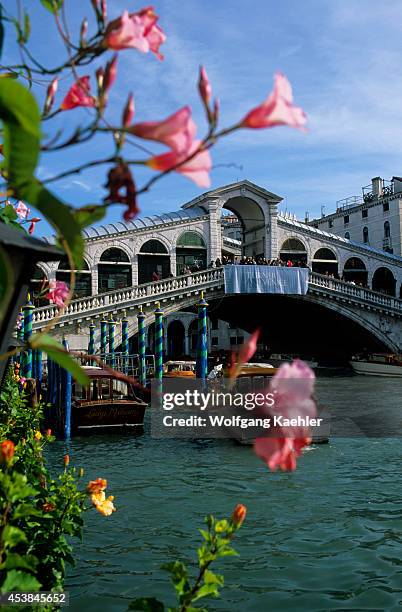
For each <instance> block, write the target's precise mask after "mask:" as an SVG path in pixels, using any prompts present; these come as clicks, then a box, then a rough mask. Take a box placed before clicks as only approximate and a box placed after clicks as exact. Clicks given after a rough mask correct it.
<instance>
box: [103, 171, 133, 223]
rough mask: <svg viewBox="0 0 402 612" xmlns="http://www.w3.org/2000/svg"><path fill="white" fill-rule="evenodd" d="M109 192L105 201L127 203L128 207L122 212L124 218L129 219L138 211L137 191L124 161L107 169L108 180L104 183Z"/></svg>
mask: <svg viewBox="0 0 402 612" xmlns="http://www.w3.org/2000/svg"><path fill="white" fill-rule="evenodd" d="M105 186H106V187H107V189H109V193H108V195H107V196H106V198H105V199H104V201H105V202H120V203H121V204H127V206H128V209H127V210H126V211H125V212H124V215H123V216H124V220H125V221H131V219H134V217H136V216H137V215H138V213H139V208H138V205H137V192H136V189H135V183H134V179H133V175H132V173H131V170H130V168H129V167H128V166H127V164H125V163H124V162H120V163H119V164H118V165H117V166H115V167H114V168H112V169H111V170H109V173H108V181H107V183H106V185H105Z"/></svg>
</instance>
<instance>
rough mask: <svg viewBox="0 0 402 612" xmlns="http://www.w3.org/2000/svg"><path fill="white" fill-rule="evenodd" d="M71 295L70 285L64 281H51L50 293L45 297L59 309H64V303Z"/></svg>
mask: <svg viewBox="0 0 402 612" xmlns="http://www.w3.org/2000/svg"><path fill="white" fill-rule="evenodd" d="M68 294H69V288H68V285H67V284H66V283H65V282H63V281H50V282H49V292H48V293H47V294H46V295H45V298H46V299H48V300H49V301H50V302H52V303H53V304H56V306H58V307H59V308H63V307H64V302H65V300H66V298H67V296H68Z"/></svg>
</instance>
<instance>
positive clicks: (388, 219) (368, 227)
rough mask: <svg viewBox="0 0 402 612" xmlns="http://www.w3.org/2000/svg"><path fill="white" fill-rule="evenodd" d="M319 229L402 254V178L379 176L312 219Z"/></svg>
mask: <svg viewBox="0 0 402 612" xmlns="http://www.w3.org/2000/svg"><path fill="white" fill-rule="evenodd" d="M309 224H310V225H312V226H313V227H316V228H318V229H321V230H324V231H327V232H330V233H332V234H336V235H338V236H342V237H344V238H346V239H348V240H351V241H353V242H360V243H363V244H366V245H368V246H371V247H374V248H376V249H381V250H383V251H385V252H387V253H394V254H395V255H400V256H401V255H402V178H401V177H396V176H394V177H393V178H392V180H391V181H385V180H384V179H382V178H380V177H375V178H373V179H372V181H371V185H367V186H366V187H363V188H362V195H361V196H352V197H349V198H345V199H344V200H338V202H337V203H336V211H335V212H334V213H330V214H323V215H322V216H321V218H320V219H314V220H312V221H309Z"/></svg>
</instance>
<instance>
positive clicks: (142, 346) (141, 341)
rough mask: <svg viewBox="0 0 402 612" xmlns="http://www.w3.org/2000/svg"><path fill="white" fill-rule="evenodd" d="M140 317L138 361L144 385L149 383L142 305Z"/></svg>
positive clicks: (141, 380) (140, 380)
mask: <svg viewBox="0 0 402 612" xmlns="http://www.w3.org/2000/svg"><path fill="white" fill-rule="evenodd" d="M137 319H138V361H139V367H140V372H139V374H140V375H139V383H140V385H142V386H143V387H145V385H146V384H147V369H146V363H145V315H144V313H143V312H142V306H140V311H139V313H138V314H137Z"/></svg>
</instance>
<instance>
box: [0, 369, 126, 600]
mask: <svg viewBox="0 0 402 612" xmlns="http://www.w3.org/2000/svg"><path fill="white" fill-rule="evenodd" d="M17 379H18V374H17V375H16V374H15V373H14V372H13V371H12V370H11V369H10V371H9V372H8V374H7V377H6V380H5V382H4V385H3V388H2V391H1V393H0V440H2V442H1V443H0V517H1V518H0V589H1V590H2V592H8V591H14V590H21V591H39V590H44V591H50V590H63V585H64V577H65V573H66V563H69V564H73V562H74V559H73V556H72V544H71V538H72V537H74V538H79V537H81V534H82V527H83V516H82V515H83V513H84V511H85V510H87V509H89V508H90V507H91V506H90V505H88V504H87V501H92V504H93V505H94V506H95V508H96V509H97V510H98V511H99V512H100V513H101V514H102V515H104V516H109V515H110V514H111V512H112V511H109V510H110V507H111V505H113V504H112V501H111V499H110V497H109V498H108V501H107V500H106V501H103V502H102V503H100V505H99V507H98V506H97V505H95V504H94V502H93V500H89V490H90V487H91V483H90V484H89V485H88V487H86V486H85V485H84V486H82V485H83V484H84V483H83V476H84V471H83V470H82V469H79V470H78V469H76V468H74V467H72V468H71V467H69V460H66V458H64V468H63V470H62V471H61V472H60V474H59V475H58V476H56V477H53V476H52V475H51V474H50V472H49V470H48V469H47V467H46V463H45V459H44V456H43V451H44V448H45V447H46V445H47V444H49V443H50V442H52V440H53V439H54V438H53V437H52V435H51V431H50V430H47V431H46V432H45V433H44V434H42V433H41V431H40V425H41V416H42V412H41V407H40V406H35V407H32V406H30V405H29V403H28V401H27V398H26V396H25V394H24V392H21V389H20V385H19V380H17ZM98 481H99V482H101V483H102V484H103V485H104V488H106V481H105V480H103V479H98ZM98 481H95V482H98ZM102 493H103V495H104V489H103V490H102ZM113 510H114V507H113Z"/></svg>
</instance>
